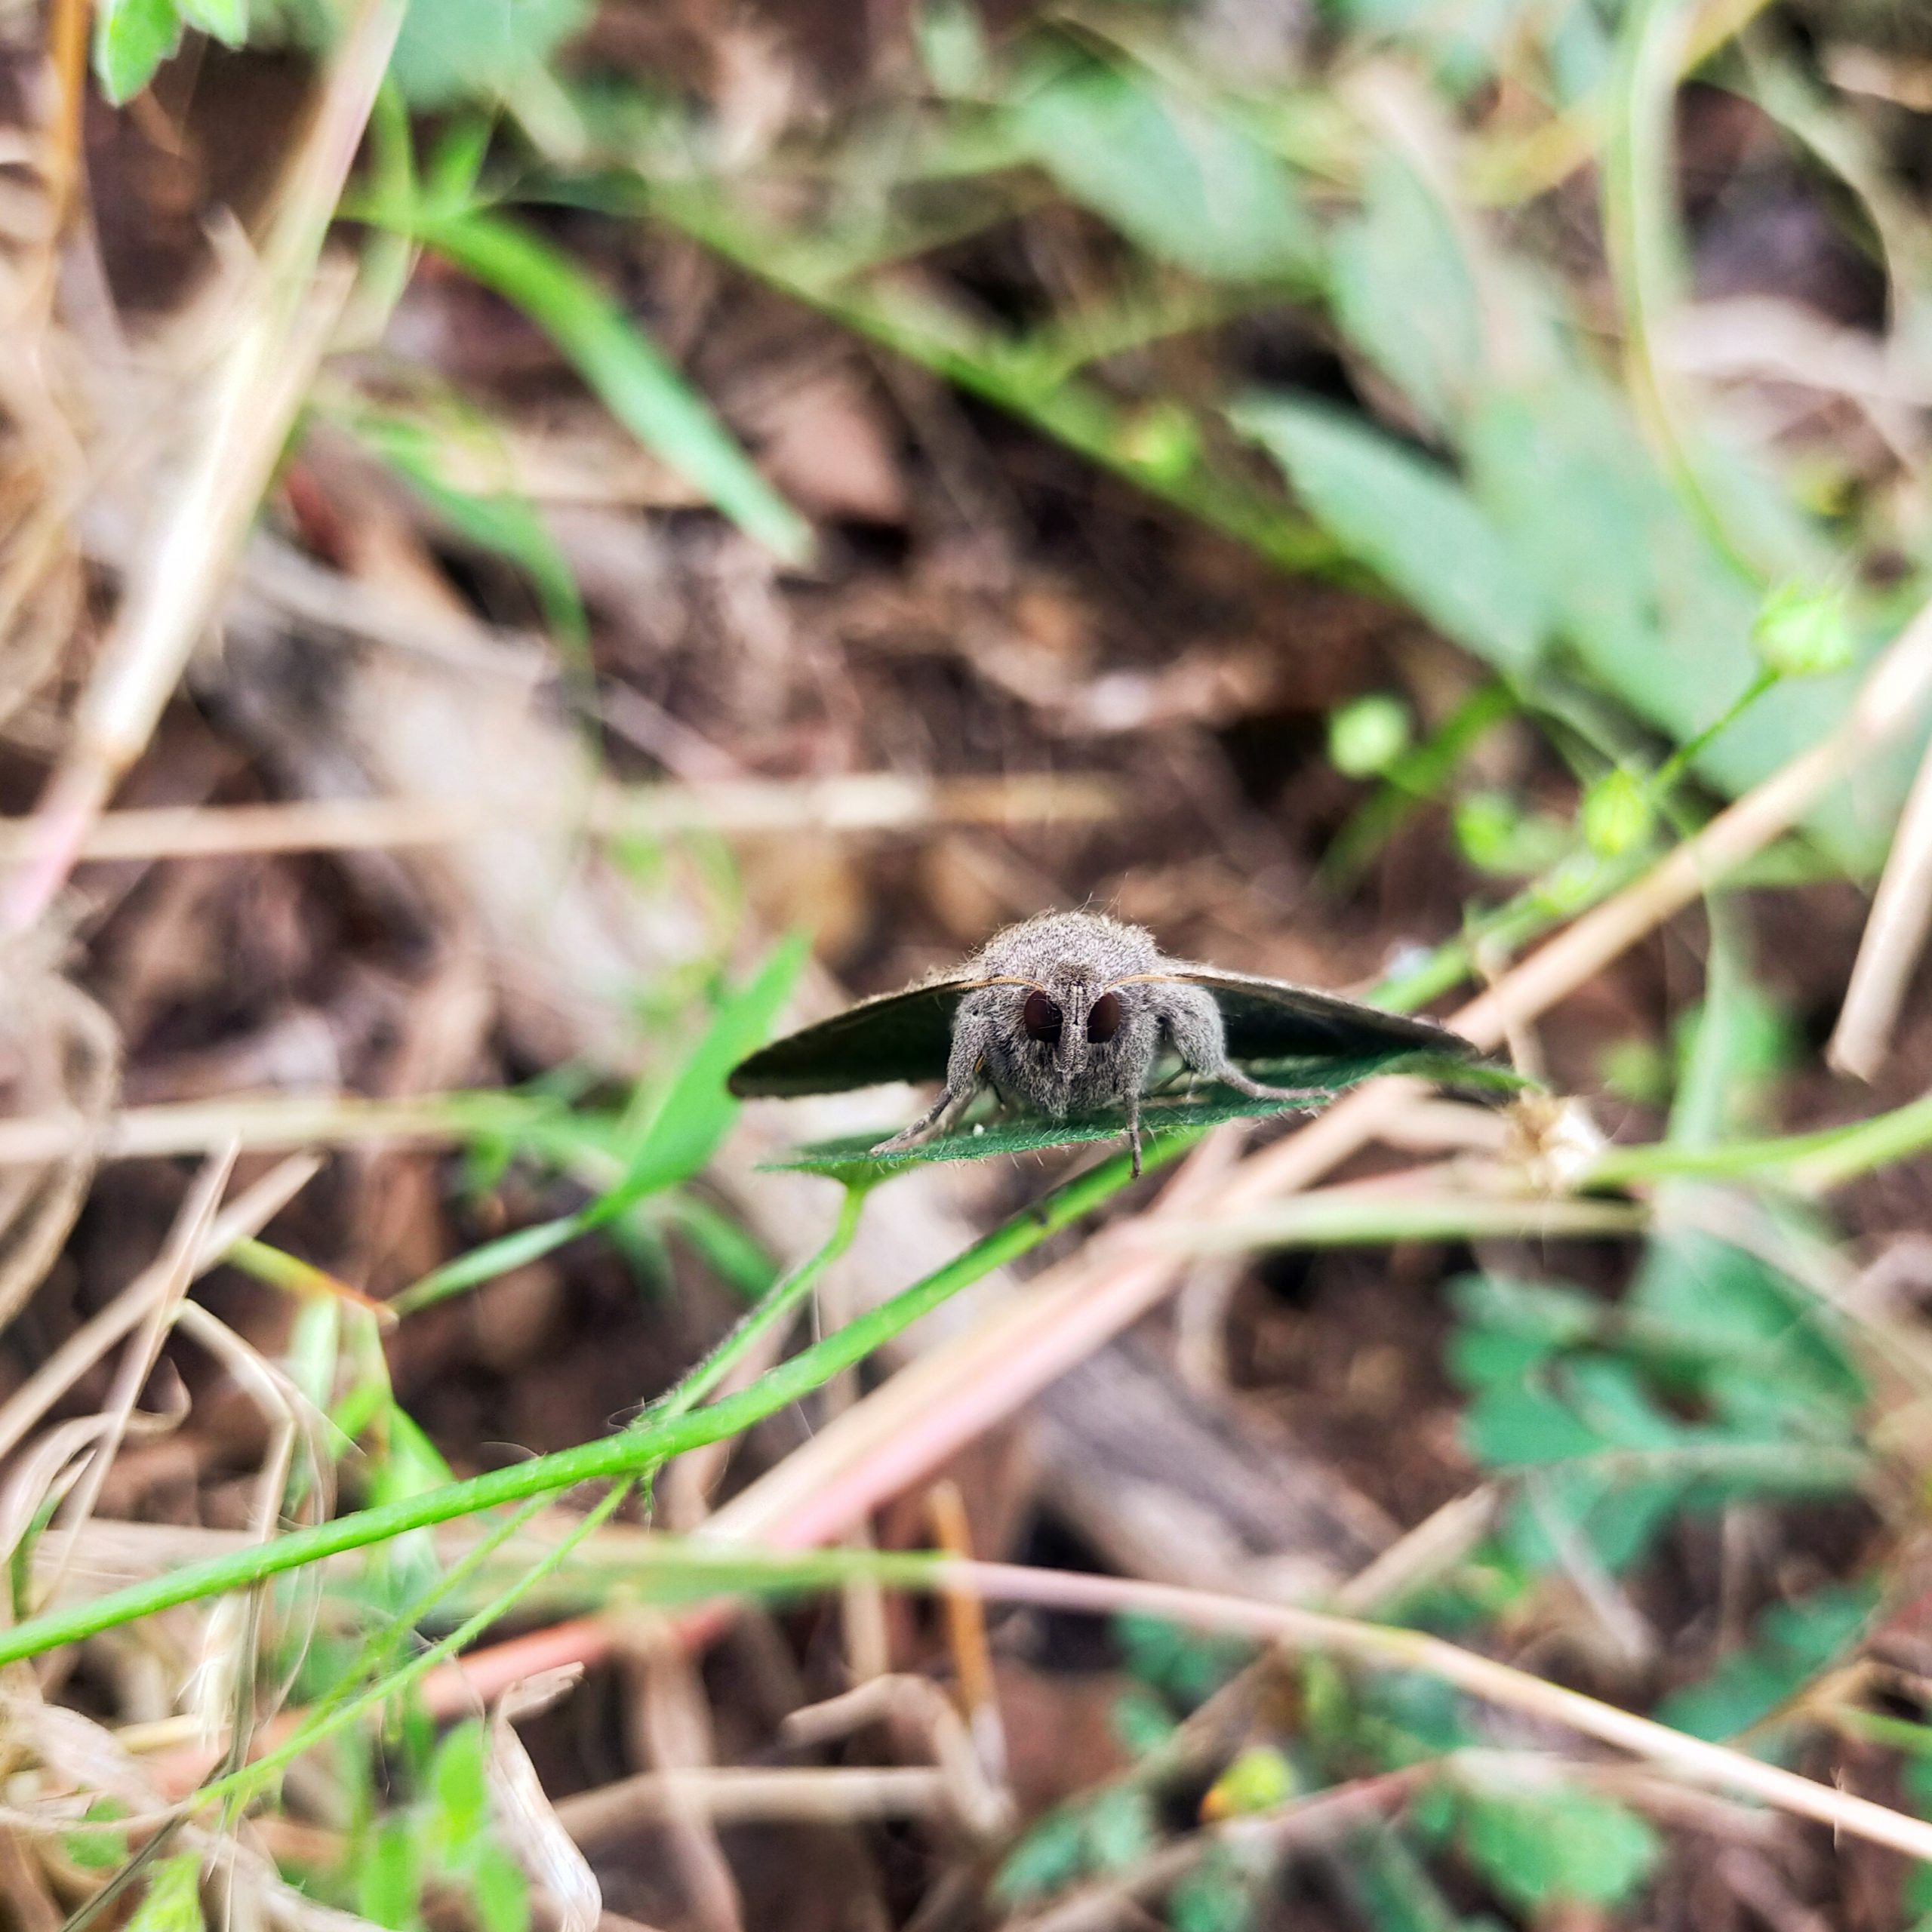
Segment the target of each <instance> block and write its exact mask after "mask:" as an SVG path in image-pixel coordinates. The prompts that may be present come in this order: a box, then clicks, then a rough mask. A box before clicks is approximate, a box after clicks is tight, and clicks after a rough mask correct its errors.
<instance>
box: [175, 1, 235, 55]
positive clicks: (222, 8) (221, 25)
mask: <svg viewBox="0 0 1932 1932" xmlns="http://www.w3.org/2000/svg"><path fill="white" fill-rule="evenodd" d="M178 4H179V5H180V9H181V17H182V18H183V20H186V22H187V23H188V24H189V26H191V27H196V28H198V29H200V30H201V32H203V33H205V34H208V35H211V37H212V38H214V39H216V40H218V41H220V42H221V44H222V45H223V46H224V47H239V46H240V45H242V42H244V41H245V40H246V39H247V38H248V0H178Z"/></svg>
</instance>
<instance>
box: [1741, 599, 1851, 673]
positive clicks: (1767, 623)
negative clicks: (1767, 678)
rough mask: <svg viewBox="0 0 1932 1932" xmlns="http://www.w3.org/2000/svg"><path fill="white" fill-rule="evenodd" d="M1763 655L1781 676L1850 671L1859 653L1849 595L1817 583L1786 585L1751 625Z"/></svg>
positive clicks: (1759, 654)
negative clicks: (1849, 608) (1851, 616)
mask: <svg viewBox="0 0 1932 1932" xmlns="http://www.w3.org/2000/svg"><path fill="white" fill-rule="evenodd" d="M1751 636H1752V641H1753V642H1754V643H1755V644H1756V645H1757V647H1758V656H1759V657H1761V658H1763V660H1764V663H1765V664H1766V665H1767V666H1768V667H1769V668H1770V669H1772V670H1774V671H1775V672H1777V674H1778V675H1779V676H1780V678H1823V677H1828V676H1829V675H1831V673H1832V672H1834V671H1844V670H1849V669H1850V667H1851V665H1852V663H1853V662H1854V659H1855V657H1856V656H1857V652H1856V651H1855V648H1854V643H1853V639H1852V635H1851V620H1850V615H1849V614H1848V613H1847V610H1846V608H1845V599H1844V593H1843V592H1841V591H1839V590H1836V589H1823V590H1820V589H1818V588H1817V586H1815V585H1812V584H1807V583H1798V582H1794V583H1786V584H1781V585H1780V586H1779V587H1778V588H1777V589H1776V590H1774V591H1773V592H1771V594H1770V596H1768V597H1767V598H1765V599H1764V607H1763V608H1762V609H1761V610H1760V611H1758V617H1757V621H1756V622H1755V623H1754V624H1752V626H1751Z"/></svg>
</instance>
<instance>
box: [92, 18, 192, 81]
mask: <svg viewBox="0 0 1932 1932" xmlns="http://www.w3.org/2000/svg"><path fill="white" fill-rule="evenodd" d="M180 44H181V15H180V11H179V10H178V9H177V7H176V5H175V0H100V5H99V6H98V7H97V9H96V11H95V14H94V75H95V78H97V80H99V82H100V91H101V92H102V93H103V94H105V95H106V97H108V99H109V100H110V101H112V103H114V105H115V106H116V107H118V106H121V105H122V103H124V102H126V101H130V100H133V99H134V97H135V95H136V94H139V93H140V91H141V90H142V88H144V87H146V85H147V84H148V82H149V81H151V80H152V78H154V71H155V69H156V68H157V67H158V66H160V65H161V63H162V62H163V61H164V60H166V59H167V58H168V56H169V55H170V54H172V53H173V52H174V50H175V48H177V47H179V46H180Z"/></svg>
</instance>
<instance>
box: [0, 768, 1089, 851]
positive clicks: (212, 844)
mask: <svg viewBox="0 0 1932 1932" xmlns="http://www.w3.org/2000/svg"><path fill="white" fill-rule="evenodd" d="M1119 803H1120V801H1119V799H1118V796H1117V795H1116V794H1115V789H1114V788H1113V786H1112V785H1111V784H1109V783H1107V782H1106V781H1104V780H1100V779H1097V778H1081V777H1057V776H1054V775H1053V774H1039V775H1038V776H1035V777H1028V776H1020V777H1010V778H1002V779H998V780H942V779H928V778H923V777H902V776H900V774H897V773H895V772H874V773H854V774H851V775H849V776H847V777H840V778H827V779H816V780H808V781H804V782H800V783H784V782H780V781H771V782H762V781H758V780H744V781H742V782H733V783H711V784H703V785H663V786H635V787H632V788H629V789H626V788H623V787H620V786H607V787H605V788H602V789H601V790H600V791H599V792H598V795H597V796H596V798H595V800H594V801H593V802H592V804H591V806H590V808H589V811H587V812H585V813H578V814H567V813H566V812H565V811H564V810H562V809H561V808H560V810H559V811H558V823H559V825H562V826H570V825H574V824H577V823H581V824H582V827H583V829H584V830H585V831H586V832H590V833H592V834H594V835H598V836H601V837H606V838H609V837H619V836H623V835H632V836H658V837H662V836H668V835H672V834H675V833H678V832H723V833H732V834H737V835H765V836H768V837H774V838H776V837H784V838H791V837H795V836H796V835H798V832H800V831H801V829H811V830H814V831H820V832H893V831H925V830H928V829H931V827H932V826H936V825H965V826H981V825H994V826H1003V825H1021V824H1051V823H1068V822H1082V821H1087V820H1098V819H1103V818H1106V817H1111V816H1112V814H1114V813H1115V812H1116V811H1118V809H1119ZM509 817H510V810H509V808H508V807H506V806H505V805H504V804H502V803H501V802H500V801H491V800H489V799H486V798H476V799H463V798H304V799H299V800H293V801H288V802H286V803H281V804H251V805H199V806H178V807H177V806H164V807H155V808H149V809H146V810H134V811H118V812H105V813H103V814H101V816H100V817H99V818H98V819H97V820H95V821H94V823H93V824H92V825H91V826H89V827H88V829H87V830H86V831H85V833H84V834H83V835H82V838H81V839H80V841H79V843H78V845H77V846H76V847H75V851H74V854H73V858H74V861H75V863H77V864H78V863H85V862H86V861H88V860H157V859H183V858H211V857H238V856H240V855H242V854H266V853H280V852H359V851H399V850H402V849H405V848H409V847H411V846H420V845H444V844H449V843H451V841H454V840H457V839H460V838H475V837H477V836H478V835H481V834H483V833H485V832H489V831H491V829H494V828H500V826H503V824H504V823H506V822H507V821H508V820H509ZM38 837H39V830H38V827H37V825H36V823H35V820H32V819H24V820H0V861H5V860H14V861H18V860H21V859H23V858H25V857H28V856H29V855H30V854H32V851H34V849H35V844H36V842H37V840H38Z"/></svg>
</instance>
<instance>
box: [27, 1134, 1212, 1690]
mask: <svg viewBox="0 0 1932 1932" xmlns="http://www.w3.org/2000/svg"><path fill="white" fill-rule="evenodd" d="M1197 1139H1198V1135H1194V1134H1175V1135H1174V1136H1171V1137H1165V1136H1164V1137H1162V1138H1161V1139H1160V1140H1157V1141H1155V1142H1154V1143H1152V1144H1151V1145H1150V1146H1149V1147H1148V1148H1147V1149H1146V1164H1147V1165H1148V1167H1149V1168H1155V1167H1158V1166H1160V1165H1162V1164H1164V1163H1166V1162H1168V1161H1171V1160H1173V1159H1174V1158H1176V1157H1177V1156H1178V1155H1180V1154H1181V1153H1182V1152H1184V1151H1185V1150H1186V1149H1187V1148H1188V1147H1189V1146H1192V1145H1193V1144H1194V1142H1195V1140H1197ZM1131 1179H1132V1168H1131V1165H1130V1163H1129V1161H1128V1157H1127V1155H1124V1154H1121V1155H1115V1156H1114V1157H1113V1158H1111V1159H1109V1160H1106V1161H1102V1162H1100V1164H1099V1165H1097V1166H1096V1167H1094V1168H1090V1169H1089V1170H1088V1171H1087V1172H1086V1173H1084V1174H1080V1175H1077V1176H1075V1178H1074V1179H1072V1180H1069V1181H1068V1182H1066V1183H1064V1184H1063V1186H1060V1187H1059V1188H1057V1189H1055V1190H1054V1192H1052V1193H1051V1194H1050V1195H1048V1196H1047V1197H1046V1198H1044V1200H1041V1201H1037V1202H1035V1204H1033V1205H1032V1207H1029V1208H1027V1209H1026V1211H1024V1212H1023V1213H1021V1214H1017V1215H1015V1216H1014V1217H1013V1218H1012V1219H1011V1220H1009V1221H1007V1222H1005V1223H1003V1224H1002V1225H1001V1226H999V1227H998V1228H996V1229H994V1230H993V1232H992V1233H991V1234H989V1235H986V1236H984V1237H983V1238H982V1239H980V1240H979V1241H975V1242H974V1244H973V1245H972V1246H971V1247H969V1248H968V1249H966V1250H965V1251H964V1252H963V1253H962V1254H958V1255H955V1257H953V1259H952V1260H950V1261H949V1262H948V1263H946V1265H945V1266H943V1267H942V1268H940V1269H936V1270H935V1271H934V1272H933V1273H931V1274H930V1275H927V1276H926V1277H925V1278H924V1279H923V1280H922V1281H917V1282H915V1283H914V1284H913V1285H912V1287H909V1288H906V1289H905V1290H903V1291H901V1292H900V1294H897V1295H895V1296H894V1297H892V1298H891V1300H888V1301H885V1302H882V1303H880V1305H879V1306H878V1307H877V1308H875V1309H869V1310H868V1311H867V1312H866V1313H865V1314H863V1315H860V1316H859V1317H858V1318H857V1319H856V1320H854V1321H849V1322H848V1323H847V1324H846V1325H845V1326H844V1327H842V1328H841V1329H838V1330H837V1331H835V1333H833V1334H829V1335H827V1336H826V1337H823V1339H822V1340H819V1341H817V1342H815V1343H813V1344H812V1345H811V1346H810V1347H809V1348H806V1349H801V1351H800V1352H799V1353H798V1354H797V1355H794V1356H792V1358H790V1359H789V1361H783V1362H781V1363H780V1364H779V1365H778V1366H777V1367H775V1368H774V1369H771V1370H769V1371H768V1372H767V1373H766V1374H764V1375H761V1377H758V1380H756V1381H755V1382H754V1383H752V1385H751V1386H749V1388H747V1389H741V1390H740V1391H739V1392H737V1394H735V1395H726V1396H724V1397H722V1398H720V1399H719V1400H718V1401H715V1402H713V1403H712V1404H710V1405H709V1407H704V1408H700V1409H697V1410H696V1411H692V1412H691V1413H689V1414H681V1415H674V1416H671V1417H664V1418H662V1419H660V1418H659V1417H655V1416H653V1415H650V1414H647V1415H645V1416H644V1417H641V1418H640V1419H639V1420H638V1423H636V1424H635V1426H633V1427H632V1428H629V1429H626V1430H624V1431H623V1432H621V1433H620V1434H618V1435H610V1436H604V1437H601V1438H598V1440H597V1441H594V1442H583V1443H580V1444H577V1446H576V1447H574V1448H571V1449H563V1450H559V1451H557V1452H556V1453H555V1454H552V1455H549V1456H540V1457H534V1458H533V1459H532V1460H531V1461H528V1462H525V1463H515V1464H512V1466H509V1467H508V1468H506V1469H492V1470H491V1471H490V1472H488V1474H487V1475H480V1476H472V1477H471V1478H469V1479H468V1480H467V1481H462V1482H454V1483H446V1484H442V1485H441V1487H438V1488H435V1489H432V1490H426V1491H423V1492H422V1493H421V1494H419V1495H416V1496H411V1497H399V1498H398V1499H397V1500H395V1502H393V1503H382V1504H379V1505H377V1506H376V1507H375V1508H374V1509H360V1510H358V1511H356V1512H354V1513H353V1514H352V1515H347V1516H342V1517H338V1518H336V1519H335V1520H334V1521H332V1522H328V1523H319V1524H315V1525H314V1526H313V1527H311V1528H309V1529H306V1530H297V1531H294V1532H292V1533H291V1534H289V1535H288V1536H285V1537H278V1538H277V1539H276V1540H275V1541H274V1542H272V1543H259V1544H254V1545H251V1546H250V1547H249V1548H248V1549H241V1550H235V1551H232V1552H229V1553H228V1554H227V1555H223V1556H219V1557H214V1558H210V1559H208V1561H204V1562H201V1563H192V1564H184V1565H183V1567H181V1568H180V1569H178V1570H174V1571H170V1572H168V1574H165V1575H164V1576H160V1577H152V1578H150V1579H149V1580H147V1581H146V1582H145V1583H137V1584H135V1585H133V1586H131V1587H130V1588H128V1589H122V1590H115V1591H113V1592H110V1593H109V1594H108V1595H106V1596H102V1597H97V1598H94V1600H93V1601H91V1602H88V1603H83V1604H69V1605H66V1606H63V1607H61V1608H60V1609H58V1610H55V1611H48V1613H46V1614H45V1615H42V1616H40V1617H33V1618H32V1619H30V1620H28V1621H27V1622H26V1623H21V1624H19V1625H17V1626H15V1627H14V1629H11V1630H6V1631H0V1663H12V1662H14V1661H15V1660H17V1659H19V1658H21V1657H38V1656H39V1655H40V1654H42V1652H44V1651H51V1650H54V1649H57V1647H59V1646H60V1645H61V1644H71V1643H75V1642H78V1641H80V1640H81V1639H82V1638H86V1637H91V1636H95V1635H99V1633H100V1632H102V1631H103V1630H111V1629H115V1628H117V1627H118V1626H120V1625H122V1624H124V1623H131V1622H133V1621H134V1620H135V1619H136V1618H137V1617H146V1616H150V1615H152V1614H153V1613H154V1612H155V1611H161V1610H168V1609H171V1608H172V1607H174V1606H175V1605H176V1604H184V1603H194V1602H197V1601H200V1600H201V1599H202V1598H205V1597H211V1596H217V1595H220V1594H222V1593H223V1592H225V1591H228V1590H235V1589H246V1588H247V1587H248V1586H249V1585H251V1584H252V1583H258V1582H260V1580H261V1579H262V1578H263V1577H272V1576H276V1575H278V1574H281V1573H282V1572H284V1571H290V1570H296V1569H300V1568H301V1567H303V1565H305V1564H310V1563H317V1562H320V1561H322V1560H324V1559H325V1558H328V1557H331V1556H339V1555H343V1554H344V1553H345V1552H347V1551H349V1550H353V1549H366V1548H368V1546H370V1545H371V1544H373V1543H384V1542H386V1541H388V1540H389V1539H390V1538H392V1537H398V1536H401V1535H404V1534H407V1533H408V1531H411V1530H420V1529H427V1528H429V1527H431V1526H432V1524H437V1523H444V1522H448V1521H451V1519H452V1518H455V1517H458V1516H463V1515H471V1514H473V1513H474V1512H476V1511H478V1510H481V1509H496V1508H498V1507H500V1506H502V1505H503V1504H505V1503H522V1502H525V1501H528V1500H529V1499H530V1498H531V1497H538V1496H548V1495H553V1494H558V1493H559V1492H561V1491H564V1490H566V1489H568V1488H571V1487H573V1486H574V1485H575V1484H578V1483H580V1482H595V1481H608V1480H610V1479H611V1478H614V1477H619V1476H629V1475H643V1474H645V1473H646V1472H649V1471H651V1470H652V1469H656V1468H657V1466H659V1465H660V1463H665V1462H668V1461H669V1460H670V1459H671V1458H672V1457H674V1456H680V1455H683V1454H685V1453H686V1452H687V1451H690V1450H692V1449H697V1448H701V1447H703V1446H704V1445H705V1444H706V1443H710V1442H717V1441H723V1440H724V1438H727V1437H729V1436H733V1435H740V1434H742V1433H743V1431H745V1430H746V1429H749V1428H750V1427H751V1426H752V1425H753V1424H754V1423H758V1422H761V1421H763V1420H764V1419H765V1418H766V1417H768V1416H772V1415H775V1414H777V1413H778V1412H779V1411H780V1410H782V1409H785V1408H787V1407H789V1406H790V1405H791V1404H792V1403H793V1402H795V1401H799V1400H801V1398H803V1397H804V1396H806V1395H810V1394H811V1392H813V1390H814V1389H818V1388H820V1387H821V1386H823V1384H824V1383H826V1382H828V1381H829V1380H831V1378H832V1377H833V1376H835V1375H836V1374H838V1373H839V1372H840V1371H841V1370H843V1369H847V1368H851V1367H854V1366H856V1365H857V1364H858V1363H860V1362H861V1361H863V1360H864V1359H865V1358H866V1356H867V1355H870V1354H871V1353H872V1352H873V1350H874V1349H877V1348H879V1347H880V1346H882V1345H883V1344H884V1343H886V1342H888V1341H890V1340H891V1339H892V1337H894V1336H895V1335H897V1334H900V1333H902V1332H903V1331H904V1330H905V1329H906V1328H909V1327H911V1325H912V1324H913V1323H914V1322H915V1321H918V1319H919V1318H921V1316H922V1315H927V1314H929V1313H930V1312H931V1311H932V1310H933V1309H935V1308H937V1307H938V1306H940V1304H941V1303H943V1302H945V1301H946V1300H949V1299H950V1298H951V1297H952V1296H953V1295H955V1294H958V1292H959V1291H960V1290H961V1289H962V1288H964V1287H968V1285H969V1284H971V1283H972V1282H974V1281H978V1280H979V1279H980V1278H981V1277H982V1276H983V1275H987V1274H989V1273H990V1272H992V1270H993V1269H995V1268H999V1267H1002V1266H1004V1265H1005V1264H1006V1263H1008V1262H1011V1261H1013V1260H1017V1258H1018V1257H1020V1256H1021V1255H1023V1254H1026V1253H1027V1252H1028V1251H1029V1250H1031V1249H1032V1248H1035V1247H1038V1245H1039V1244H1040V1243H1041V1241H1045V1240H1046V1239H1048V1237H1050V1236H1051V1235H1054V1234H1056V1233H1057V1232H1059V1231H1060V1229H1062V1228H1064V1227H1066V1226H1069V1224H1070V1223H1072V1222H1074V1221H1075V1220H1078V1219H1079V1218H1080V1217H1081V1216H1082V1215H1084V1214H1088V1213H1089V1212H1091V1211H1092V1210H1093V1209H1094V1208H1095V1207H1098V1206H1100V1204H1102V1203H1103V1202H1104V1201H1107V1200H1109V1199H1110V1198H1112V1196H1113V1195H1115V1194H1117V1193H1118V1192H1120V1191H1121V1189H1123V1188H1124V1187H1125V1186H1127V1185H1128V1183H1129V1182H1130V1181H1131Z"/></svg>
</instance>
